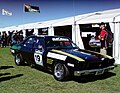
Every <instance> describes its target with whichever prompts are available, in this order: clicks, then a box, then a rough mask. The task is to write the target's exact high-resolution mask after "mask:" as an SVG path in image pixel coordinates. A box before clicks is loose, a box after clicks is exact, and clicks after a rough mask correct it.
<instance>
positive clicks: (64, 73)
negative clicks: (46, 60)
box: [53, 63, 70, 81]
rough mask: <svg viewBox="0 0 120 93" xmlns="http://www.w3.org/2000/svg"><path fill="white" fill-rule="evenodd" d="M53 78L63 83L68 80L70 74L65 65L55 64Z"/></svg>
mask: <svg viewBox="0 0 120 93" xmlns="http://www.w3.org/2000/svg"><path fill="white" fill-rule="evenodd" d="M53 75H54V78H55V79H56V80H58V81H65V80H68V79H70V73H69V70H68V68H67V67H66V66H65V64H61V63H56V64H55V65H54V70H53Z"/></svg>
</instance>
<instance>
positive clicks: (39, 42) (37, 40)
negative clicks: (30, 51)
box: [33, 38, 44, 49]
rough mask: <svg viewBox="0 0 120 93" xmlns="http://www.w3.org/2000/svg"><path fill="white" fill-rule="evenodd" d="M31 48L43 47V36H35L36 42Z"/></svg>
mask: <svg viewBox="0 0 120 93" xmlns="http://www.w3.org/2000/svg"><path fill="white" fill-rule="evenodd" d="M33 48H38V49H42V48H44V40H43V38H37V39H36V42H35V43H34V46H33Z"/></svg>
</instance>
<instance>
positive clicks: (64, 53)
mask: <svg viewBox="0 0 120 93" xmlns="http://www.w3.org/2000/svg"><path fill="white" fill-rule="evenodd" d="M51 51H52V52H56V53H60V54H63V55H66V56H69V57H71V58H74V59H76V60H78V61H82V62H83V61H85V60H83V59H82V58H80V57H77V56H75V55H72V54H69V53H66V52H63V51H60V50H51Z"/></svg>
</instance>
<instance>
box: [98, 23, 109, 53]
mask: <svg viewBox="0 0 120 93" xmlns="http://www.w3.org/2000/svg"><path fill="white" fill-rule="evenodd" d="M99 28H100V30H101V31H100V35H99V36H98V38H99V39H100V41H101V49H104V50H105V51H106V49H107V47H108V44H107V42H106V39H107V36H108V32H107V30H106V29H105V23H103V22H101V23H100V25H99ZM106 52H107V51H106ZM105 54H106V53H105Z"/></svg>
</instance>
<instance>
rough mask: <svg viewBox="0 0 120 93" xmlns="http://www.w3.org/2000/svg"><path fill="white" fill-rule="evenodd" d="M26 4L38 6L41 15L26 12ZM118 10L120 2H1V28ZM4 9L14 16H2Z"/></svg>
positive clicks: (104, 0) (51, 0) (32, 0)
mask: <svg viewBox="0 0 120 93" xmlns="http://www.w3.org/2000/svg"><path fill="white" fill-rule="evenodd" d="M24 4H28V5H32V6H38V7H39V8H40V13H28V12H25V11H24V9H23V8H24ZM117 8H120V0H0V11H1V13H0V28H3V27H8V26H17V25H22V24H28V23H34V22H42V21H48V20H54V19H60V18H65V17H71V16H74V15H81V14H86V13H92V12H98V11H104V10H110V9H117ZM2 9H5V10H7V11H9V12H12V16H6V15H2Z"/></svg>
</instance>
